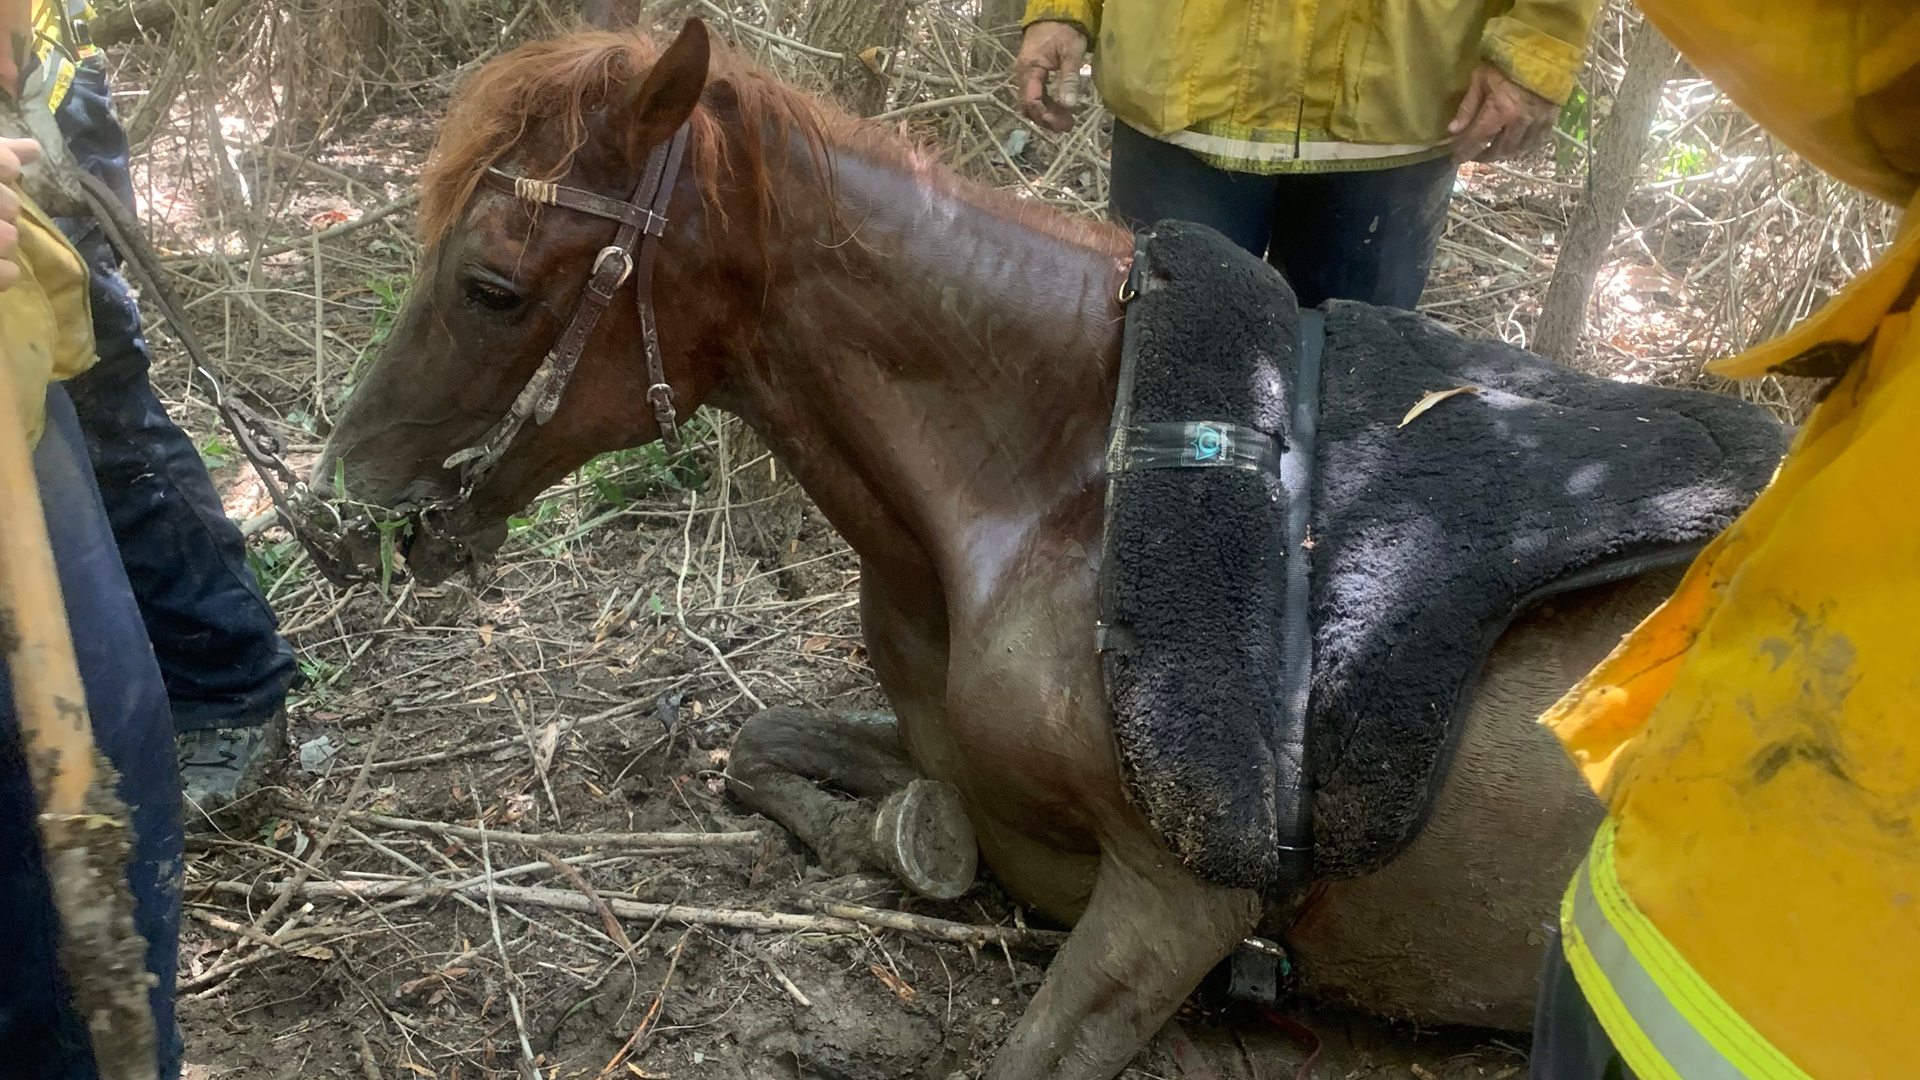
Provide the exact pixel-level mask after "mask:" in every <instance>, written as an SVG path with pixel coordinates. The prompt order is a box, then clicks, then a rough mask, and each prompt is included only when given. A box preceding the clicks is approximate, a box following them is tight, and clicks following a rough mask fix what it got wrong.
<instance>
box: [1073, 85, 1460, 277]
mask: <svg viewBox="0 0 1920 1080" xmlns="http://www.w3.org/2000/svg"><path fill="white" fill-rule="evenodd" d="M1453 173H1454V164H1453V159H1452V158H1449V157H1439V158H1435V159H1433V160H1432V161H1422V162H1418V163H1415V164H1413V165H1400V166H1396V167H1394V168H1390V169H1369V170H1359V171H1354V172H1324V173H1296V174H1288V175H1284V176H1260V175H1257V174H1255V173H1239V172H1228V171H1227V170H1225V169H1216V168H1214V167H1213V166H1211V165H1208V164H1207V163H1206V162H1204V161H1201V160H1200V159H1199V158H1197V157H1195V156H1194V155H1193V154H1191V153H1190V152H1188V151H1187V150H1185V149H1183V148H1181V147H1178V146H1175V145H1173V144H1172V143H1168V142H1161V141H1160V140H1159V139H1155V138H1153V137H1151V136H1148V135H1144V134H1142V133H1140V132H1139V131H1136V130H1134V129H1133V128H1131V127H1129V126H1127V125H1126V124H1124V123H1121V122H1119V121H1117V120H1116V121H1114V125H1113V182H1112V189H1111V197H1110V200H1109V208H1110V210H1111V211H1112V214H1113V217H1114V220H1116V221H1118V222H1120V223H1121V224H1123V225H1127V226H1129V227H1131V228H1133V229H1143V228H1146V227H1147V226H1150V225H1152V224H1153V223H1154V222H1156V221H1161V220H1164V219H1166V218H1177V219H1179V220H1181V221H1195V222H1199V223H1200V224H1202V225H1206V226H1209V227H1211V228H1214V229H1218V230H1219V231H1220V232H1222V233H1224V234H1226V236H1227V238H1228V239H1230V240H1232V241H1233V242H1234V243H1236V244H1239V245H1240V246H1241V247H1243V248H1246V249H1247V250H1248V251H1251V252H1253V253H1254V254H1255V255H1260V256H1264V257H1265V258H1266V260H1267V261H1268V262H1270V263H1272V264H1273V265H1274V266H1276V267H1278V268H1279V270H1280V272H1281V273H1283V274H1285V275H1286V277H1287V283H1288V284H1290V285H1292V286H1293V291H1294V295H1296V296H1297V297H1299V299H1300V306H1301V307H1318V306H1320V305H1321V304H1323V303H1325V302H1326V301H1328V300H1364V301H1366V302H1367V303H1370V304H1379V305H1382V306H1384V307H1396V308H1406V309H1407V310H1412V309H1413V307H1414V305H1416V304H1418V303H1419V302H1420V290H1422V289H1424V288H1426V284H1427V270H1428V268H1429V267H1431V266H1432V265H1433V249H1434V248H1435V247H1436V246H1437V245H1438V244H1439V243H1440V234H1441V232H1442V231H1444V230H1445V228H1446V224H1447V197H1448V196H1449V195H1450V194H1451V193H1452V191H1453Z"/></svg>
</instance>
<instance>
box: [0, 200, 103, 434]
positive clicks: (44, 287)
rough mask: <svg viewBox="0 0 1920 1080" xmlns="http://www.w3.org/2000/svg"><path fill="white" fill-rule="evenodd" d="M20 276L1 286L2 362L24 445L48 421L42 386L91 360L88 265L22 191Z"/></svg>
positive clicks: (88, 364)
mask: <svg viewBox="0 0 1920 1080" xmlns="http://www.w3.org/2000/svg"><path fill="white" fill-rule="evenodd" d="M20 201H21V207H20V217H19V220H18V222H17V224H18V226H19V230H20V247H19V250H18V251H17V252H16V254H15V256H14V261H15V262H17V263H18V264H19V266H20V280H19V281H17V282H15V283H14V286H13V287H12V288H11V289H8V290H6V291H5V292H0V363H5V364H6V365H7V366H8V373H9V374H10V375H11V376H12V386H13V389H14V399H15V400H14V401H13V402H11V403H0V404H11V405H12V406H13V407H15V408H17V409H19V410H20V417H21V420H22V421H23V422H24V423H25V425H26V431H27V439H28V441H29V443H32V442H35V441H38V439H39V438H40V429H41V427H42V426H43V425H44V424H45V422H46V403H47V384H48V383H49V382H53V381H56V380H60V379H70V378H72V377H73V376H75V375H78V374H80V373H81V372H83V371H85V370H87V369H88V368H90V367H92V366H93V363H94V351H93V349H94V346H93V316H92V314H91V310H90V308H89V307H88V305H87V267H86V264H85V263H84V262H82V261H81V260H80V255H79V253H78V252H76V251H74V250H73V245H72V244H69V243H68V242H67V238H66V236H65V235H63V234H62V233H61V232H60V230H59V229H58V228H56V227H55V226H54V224H53V221H52V220H51V219H50V218H48V217H47V216H46V214H44V213H42V212H41V210H40V208H39V207H38V206H36V205H35V204H34V203H33V201H32V200H31V199H28V198H27V197H26V196H24V195H22V196H20Z"/></svg>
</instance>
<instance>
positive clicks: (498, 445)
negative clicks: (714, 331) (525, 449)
mask: <svg viewBox="0 0 1920 1080" xmlns="http://www.w3.org/2000/svg"><path fill="white" fill-rule="evenodd" d="M688 137H689V127H688V125H686V124H682V125H681V126H680V130H678V131H676V132H675V133H674V135H673V138H671V139H669V140H668V141H667V142H665V143H662V144H660V145H659V146H656V147H654V148H653V150H652V151H650V152H649V153H648V154H647V164H646V168H645V169H644V170H643V171H642V173H641V176H640V182H639V183H638V184H637V185H635V187H634V190H633V197H632V198H630V199H629V200H627V201H626V202H619V201H617V200H614V199H610V198H607V197H606V196H604V195H599V194H596V193H594V192H591V191H586V190H583V189H581V188H573V187H565V186H562V185H560V184H557V183H553V182H551V181H546V180H533V179H529V178H527V177H524V176H520V177H516V176H510V175H508V174H506V173H503V172H501V171H499V170H498V169H492V168H489V169H488V170H487V171H486V172H485V173H483V174H482V179H483V180H484V181H485V182H486V183H487V184H488V185H489V186H491V187H494V188H498V189H500V190H504V191H508V192H511V193H512V194H513V195H514V196H515V197H517V198H520V199H522V200H525V201H527V202H531V203H536V204H539V205H543V206H558V207H561V208H562V209H567V210H574V211H578V212H580V213H584V214H592V215H593V216H595V217H602V218H607V219H608V220H611V221H617V222H619V223H620V227H619V229H618V230H616V231H615V233H614V236H613V242H612V243H610V244H608V245H607V246H606V247H603V248H601V249H600V252H599V254H597V255H595V256H594V259H593V267H592V269H591V270H590V272H589V274H588V277H587V286H586V290H585V291H584V292H582V293H581V294H580V306H579V307H577V308H575V309H574V312H573V320H572V321H571V322H569V323H568V324H567V328H566V330H565V331H564V332H563V333H562V334H561V335H560V339H559V340H558V341H556V342H554V345H553V348H552V350H551V351H549V352H548V353H547V355H546V358H545V359H543V360H542V361H541V362H540V367H539V368H537V369H536V370H535V371H534V373H533V376H532V377H531V378H529V379H528V380H527V385H526V386H524V387H522V388H521V390H520V393H519V395H518V396H516V397H515V398H514V400H513V405H512V406H511V407H510V408H508V410H507V414H506V415H505V416H502V417H501V418H500V420H499V422H497V423H495V424H494V426H493V427H492V428H490V429H489V430H488V431H487V433H486V434H485V435H484V436H482V437H481V439H480V441H479V442H478V443H475V444H474V445H472V446H470V447H468V448H466V449H465V450H461V451H459V452H458V453H456V454H454V455H452V456H451V457H449V458H447V460H446V462H445V463H444V465H443V466H442V467H443V468H448V469H452V468H456V467H462V466H464V467H465V469H464V475H463V476H462V478H461V484H460V493H461V497H462V498H465V497H466V496H468V495H471V494H472V493H473V491H474V489H475V488H477V487H479V485H480V483H481V482H482V481H483V480H485V479H486V476H487V474H488V473H490V472H492V471H493V467H494V466H495V465H497V464H499V461H500V458H501V457H502V456H503V455H504V454H505V453H506V450H507V447H508V446H509V445H511V444H512V442H513V440H514V437H515V436H517V435H518V434H519V433H520V429H521V427H522V426H524V425H525V424H526V422H527V420H528V419H529V418H531V419H532V420H533V422H534V423H536V424H545V423H546V422H547V421H549V420H551V419H553V415H554V413H555V412H556V411H557V410H558V409H559V407H560V398H561V395H563V394H565V393H566V389H567V383H568V381H569V380H571V379H572V378H573V371H574V368H575V367H576V366H578V364H579V363H580V356H581V354H582V353H583V352H585V351H586V347H587V342H588V341H589V340H590V339H591V338H592V337H593V331H594V328H595V327H596V326H598V325H599V323H600V316H601V315H602V314H604V313H605V312H606V310H607V306H608V305H609V304H611V303H612V302H613V298H614V296H615V295H616V294H618V293H619V291H620V287H621V286H622V285H624V284H626V282H627V279H628V278H630V277H634V278H635V293H636V296H635V306H636V307H637V308H638V311H639V314H640V327H641V334H642V338H643V341H644V344H645V347H646V356H647V383H648V386H647V400H648V401H649V402H650V403H652V405H653V415H654V419H655V420H656V421H657V422H658V423H659V425H660V438H661V440H662V441H664V442H665V443H666V444H667V446H668V447H669V448H673V449H678V447H679V445H680V431H679V420H678V412H677V410H676V408H675V406H674V400H673V387H672V386H671V385H669V384H668V383H667V374H666V363H665V360H664V359H663V358H662V357H661V355H660V337H659V334H658V333H657V332H656V330H655V329H654V315H653V264H654V260H655V258H656V256H657V255H658V251H659V240H660V236H661V234H662V233H664V232H665V231H666V228H667V213H666V212H667V207H668V204H670V203H671V202H672V201H673V188H674V181H675V179H676V178H677V177H678V176H679V174H680V164H681V162H682V160H683V159H684V158H685V155H686V149H687V140H688ZM636 241H637V242H638V243H639V245H640V249H639V254H638V256H637V257H636V255H635V253H634V244H635V242H636ZM636 269H637V270H639V274H638V276H637V277H636V275H635V274H634V271H635V270H636Z"/></svg>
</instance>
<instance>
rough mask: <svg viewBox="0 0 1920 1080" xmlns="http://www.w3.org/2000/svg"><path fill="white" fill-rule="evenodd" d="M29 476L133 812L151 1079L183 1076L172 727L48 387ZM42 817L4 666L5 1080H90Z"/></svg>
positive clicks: (155, 670) (111, 755)
mask: <svg viewBox="0 0 1920 1080" xmlns="http://www.w3.org/2000/svg"><path fill="white" fill-rule="evenodd" d="M33 465H34V475H35V479H36V480H38V482H39V485H40V499H41V502H42V503H43V504H44V506H45V510H46V518H47V531H48V533H50V534H51V539H52V541H53V555H54V563H55V565H56V568H57V569H58V571H59V576H60V590H61V592H62V594H63V595H64V596H65V598H66V607H67V622H68V623H69V624H70V626H71V627H72V630H73V643H74V652H75V654H76V658H77V659H78V660H79V663H80V677H81V679H82V680H83V681H84V683H85V684H86V690H87V710H88V712H90V713H91V714H92V719H93V738H94V742H95V744H96V745H98V746H99V748H100V752H101V753H102V754H104V755H106V758H107V760H108V761H110V762H112V763H113V767H114V770H115V771H117V772H118V773H119V774H120V784H119V791H120V797H121V799H123V800H124V801H125V802H126V803H127V805H128V806H129V807H130V808H131V809H132V812H133V822H132V823H133V831H134V841H133V856H132V859H131V862H130V864H129V866H128V870H127V884H128V885H129V886H130V887H131V889H132V892H133V900H134V924H135V926H136V928H137V929H138V930H139V931H140V935H141V936H142V937H144V938H146V939H147V970H148V971H150V972H152V973H153V975H154V976H155V977H156V978H157V979H158V980H159V982H158V984H157V985H156V986H155V987H154V988H153V991H152V994H151V996H150V999H149V1000H150V1001H151V1002H152V1005H153V1014H154V1020H155V1022H156V1025H157V1028H158V1034H159V1059H160V1060H159V1063H160V1077H161V1080H171V1078H172V1077H174V1076H175V1075H176V1074H177V1073H178V1072H179V1068H180V1035H179V1029H178V1027H177V1025H176V1024H175V1023H174V1017H173V983H174V963H175V959H174V958H175V950H176V948H177V941H178V937H179V930H180V884H181V881H180V875H181V870H182V867H181V835H180V783H179V778H178V776H177V775H176V774H175V772H174V738H173V725H172V723H171V721H170V719H169V717H168V714H167V693H166V688H165V687H164V686H163V685H162V684H161V681H160V667H159V665H158V664H157V663H156V662H155V661H154V657H153V649H152V647H151V646H149V645H148V643H147V632H146V629H145V627H143V626H142V625H141V622H140V618H139V609H138V607H137V605H136V604H135V602H134V596H133V591H132V590H131V589H130V588H129V587H128V584H127V575H126V572H125V571H124V570H123V569H122V568H121V565H120V556H119V554H118V553H117V551H116V550H115V547H116V545H115V543H114V535H113V531H112V529H110V528H109V527H108V524H107V513H106V508H105V507H104V506H103V505H102V504H101V502H100V492H99V489H98V488H97V487H96V486H95V484H94V480H93V469H92V467H91V465H90V464H89V463H88V461H87V450H86V445H85V443H84V442H83V440H82V438H81V434H80V424H79V421H78V419H77V418H76V417H75V415H74V412H73V406H72V405H71V404H70V403H69V402H68V400H67V395H66V393H65V392H64V391H62V390H61V389H60V387H59V386H57V385H56V386H54V387H51V388H50V389H49V390H48V392H47V429H46V434H45V435H43V436H41V439H40V445H39V447H38V448H37V449H36V450H35V451H34V455H33ZM38 813H39V810H38V803H37V802H36V801H35V798H34V792H33V784H32V781H31V779H30V777H29V776H28V774H27V766H26V761H25V759H24V758H23V757H22V756H21V746H20V727H19V720H18V717H17V715H16V714H15V712H14V704H13V688H12V686H11V685H10V684H9V683H8V681H7V678H6V666H5V663H4V661H0V913H4V916H5V917H4V918H0V1076H5V1077H16V1076H17V1077H23V1078H24V1077H32V1078H33V1080H94V1077H95V1070H94V1065H93V1054H92V1051H91V1048H90V1045H89V1043H88V1040H87V1029H86V1023H85V1021H84V1020H82V1019H81V1017H80V1016H78V1015H77V1014H76V1013H75V1012H74V1011H73V1008H72V1006H71V1004H70V1002H69V997H68V994H67V990H66V985H65V981H64V979H63V978H62V976H61V973H60V966H59V962H58V948H59V934H60V923H59V918H58V916H57V915H56V914H55V912H54V908H53V897H52V894H51V892H50V891H49V886H48V884H47V876H46V870H45V868H44V864H43V859H42V855H41V851H40V834H39V832H38V831H37V829H36V827H35V820H36V817H37V815H38Z"/></svg>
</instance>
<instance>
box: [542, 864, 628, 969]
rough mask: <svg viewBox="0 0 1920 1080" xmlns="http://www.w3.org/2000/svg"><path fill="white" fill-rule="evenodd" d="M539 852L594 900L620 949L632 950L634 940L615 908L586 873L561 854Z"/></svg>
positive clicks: (610, 934) (582, 893)
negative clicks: (563, 860) (621, 924)
mask: <svg viewBox="0 0 1920 1080" xmlns="http://www.w3.org/2000/svg"><path fill="white" fill-rule="evenodd" d="M538 854H539V856H540V857H541V858H543V859H545V860H547V863H548V865H550V866H552V867H553V868H554V869H555V870H558V871H559V872H560V876H561V877H563V878H566V879H567V880H568V881H569V882H571V883H572V885H573V887H574V888H576V889H579V890H580V895H581V896H584V897H586V898H587V899H588V900H591V901H592V902H593V906H594V908H595V909H596V910H598V911H599V912H600V922H601V925H603V926H605V927H606V928H607V936H608V937H610V938H612V939H613V943H614V944H615V945H618V946H620V951H621V952H629V953H630V952H632V951H633V941H632V940H631V939H630V938H628V937H627V932H626V931H625V930H623V929H621V928H620V920H619V919H618V918H615V917H614V914H613V909H612V908H610V907H608V906H607V902H606V901H605V900H602V899H600V894H599V893H598V892H596V891H595V890H594V888H593V885H592V884H591V883H590V882H588V881H587V878H586V875H585V874H582V873H581V872H580V871H578V870H576V869H574V868H573V867H571V866H568V865H567V864H566V863H564V862H562V861H560V856H558V855H555V854H554V853H553V852H551V851H542V852H539V853H538Z"/></svg>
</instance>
